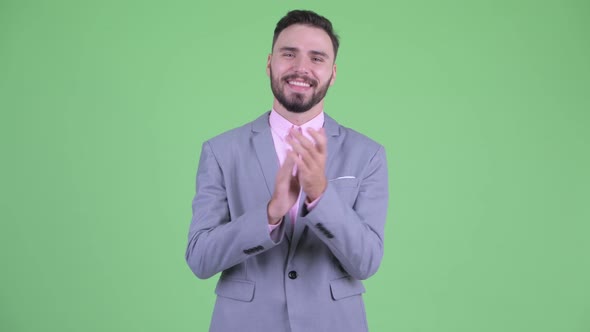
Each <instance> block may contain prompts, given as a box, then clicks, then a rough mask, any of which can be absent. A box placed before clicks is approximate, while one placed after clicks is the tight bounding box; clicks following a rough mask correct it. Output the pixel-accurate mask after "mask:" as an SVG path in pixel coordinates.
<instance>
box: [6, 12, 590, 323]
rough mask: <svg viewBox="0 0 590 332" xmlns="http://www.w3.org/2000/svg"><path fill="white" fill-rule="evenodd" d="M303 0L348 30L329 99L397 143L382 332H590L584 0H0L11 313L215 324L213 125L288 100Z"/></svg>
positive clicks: (219, 127) (589, 74)
mask: <svg viewBox="0 0 590 332" xmlns="http://www.w3.org/2000/svg"><path fill="white" fill-rule="evenodd" d="M294 8H308V9H313V10H316V11H318V12H319V13H321V14H323V15H325V16H327V17H328V18H330V19H331V20H332V22H333V24H334V25H335V28H336V30H337V32H338V33H339V34H340V35H341V38H342V39H341V41H342V46H341V49H340V52H339V57H338V79H337V80H336V84H335V85H334V87H333V88H332V89H331V90H330V92H329V93H328V97H327V102H326V106H325V107H326V108H325V109H326V111H327V112H328V113H329V114H330V115H332V116H333V117H334V118H336V119H337V120H338V121H340V122H341V123H342V124H343V125H345V126H349V127H352V128H354V129H356V130H358V131H361V132H363V133H365V134H367V135H368V136H370V137H372V138H373V139H375V140H377V141H379V142H380V143H382V144H383V145H384V146H385V147H386V149H387V153H388V160H389V169H390V191H391V202H390V211H389V218H388V223H387V226H386V237H385V256H384V260H383V264H382V266H381V268H380V270H379V272H378V273H377V274H376V275H375V276H373V277H372V278H371V279H369V280H367V281H366V282H365V285H366V288H367V293H366V294H365V301H366V306H367V314H368V319H369V325H370V328H371V330H372V331H403V332H422V331H424V332H426V331H428V332H430V331H432V332H435V331H436V332H444V331H448V332H451V331H452V332H462V331H465V332H474V331H476V332H488V331H489V332H498V331H503V332H505V331H510V332H512V331H514V332H521V331H534V332H545V331H546V332H554V331H559V332H564V331H567V332H574V331H575V332H582V331H585V332H587V331H590V259H589V253H590V240H589V237H590V226H589V225H588V222H589V221H590V208H589V205H590V204H589V202H590V191H589V188H590V176H589V170H590V156H589V155H590V153H589V151H590V147H589V145H590V130H589V129H588V127H589V125H590V37H589V36H590V3H589V2H588V1H586V0H579V1H576V0H561V1H506V0H504V1H467V0H465V1H435V0H423V1H392V2H389V1H387V2H386V1H383V2H374V1H361V2H356V1H349V2H345V1H250V2H249V1H235V2H227V1H219V2H213V1H196V0H195V1H180V0H178V1H177V0H174V1H165V2H164V1H161V2H156V1H41V0H40V1H16V0H15V1H10V0H8V1H7V0H0V110H1V119H0V122H1V128H0V129H1V130H0V135H1V137H0V138H1V139H0V142H1V143H0V144H1V155H2V160H1V167H2V170H1V172H0V174H1V175H0V176H1V183H0V186H1V188H2V189H1V193H2V196H1V197H0V204H1V209H0V216H1V229H0V246H1V247H0V262H1V264H2V265H1V268H0V330H1V331H7V332H12V331H205V330H206V329H207V327H208V324H209V319H210V315H211V312H212V309H213V303H214V299H215V298H214V294H213V288H214V286H215V282H216V279H217V278H216V277H214V278H211V279H209V280H206V281H202V280H198V279H197V278H196V277H195V276H194V275H193V274H192V272H191V271H190V270H189V268H188V267H187V266H186V263H185V262H184V250H185V245H186V240H187V238H186V237H187V232H188V226H189V223H190V217H191V210H190V206H191V200H192V196H193V194H194V182H195V172H196V167H197V162H198V156H199V152H200V146H201V143H202V142H203V141H204V140H206V139H208V138H210V137H212V136H214V135H216V134H219V133H221V132H223V131H225V130H228V129H231V128H233V127H236V126H239V125H241V124H243V123H245V122H247V121H250V120H252V119H254V118H255V117H257V116H258V115H260V114H261V113H262V112H264V111H265V110H268V109H269V108H270V107H271V105H272V94H271V92H270V88H269V82H268V78H267V76H266V74H265V64H266V56H267V54H268V52H269V51H270V46H271V40H272V31H273V29H274V25H275V24H276V21H278V19H279V18H280V17H281V16H283V15H284V14H285V13H286V12H287V10H289V9H294ZM268 331H272V328H269V330H268Z"/></svg>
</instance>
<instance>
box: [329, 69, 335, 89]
mask: <svg viewBox="0 0 590 332" xmlns="http://www.w3.org/2000/svg"><path fill="white" fill-rule="evenodd" d="M334 81H336V64H334V66H333V67H332V79H330V86H332V85H334Z"/></svg>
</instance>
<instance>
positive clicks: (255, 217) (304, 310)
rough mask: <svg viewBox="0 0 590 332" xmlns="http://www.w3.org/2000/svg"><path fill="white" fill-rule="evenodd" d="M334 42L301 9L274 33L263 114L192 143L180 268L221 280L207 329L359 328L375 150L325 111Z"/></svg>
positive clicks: (381, 211) (377, 186)
mask: <svg viewBox="0 0 590 332" xmlns="http://www.w3.org/2000/svg"><path fill="white" fill-rule="evenodd" d="M338 46H339V40H338V36H337V35H336V34H335V33H334V31H333V28H332V24H331V22H330V21H329V20H328V19H326V18H325V17H323V16H320V15H318V14H316V13H314V12H311V11H305V10H295V11H290V12H289V13H287V15H286V16H285V17H283V18H282V19H281V20H280V21H279V22H278V23H277V25H276V28H275V30H274V37H273V43H272V53H271V54H270V55H269V56H268V60H267V66H266V72H267V74H268V76H269V77H270V85H271V89H272V92H273V95H274V100H273V105H272V110H270V111H269V112H265V113H264V114H262V115H261V116H260V117H259V118H258V119H256V120H254V121H253V122H251V123H248V124H246V125H244V126H242V127H239V128H236V129H233V130H230V131H228V132H225V133H223V134H221V135H219V136H216V137H214V138H212V139H210V140H208V141H206V142H205V143H204V144H203V147H202V151H201V157H200V161H199V167H198V171H197V186H196V194H195V196H194V199H193V204H192V207H193V217H192V221H191V225H190V229H189V235H188V246H187V250H186V261H187V263H188V265H189V266H190V268H191V269H192V271H193V272H194V273H195V275H196V276H197V277H199V278H209V277H212V276H213V275H215V274H217V273H219V272H221V276H220V278H219V280H218V283H217V287H216V289H215V293H216V294H217V300H216V303H215V308H214V311H213V317H212V320H211V325H210V331H246V332H248V331H256V332H258V331H279V332H281V331H292V332H298V331H355V332H356V331H366V330H367V320H366V315H365V308H364V303H363V299H362V294H363V293H364V292H365V288H364V286H363V284H362V282H361V280H364V279H366V278H368V277H370V276H372V275H373V274H374V273H375V272H376V271H377V269H378V268H379V265H380V263H381V259H382V257H383V233H384V226H385V221H386V215H387V205H388V180H387V163H386V159H385V151H384V148H383V146H381V145H380V144H378V143H376V142H374V141H373V140H371V139H369V138H368V137H366V136H364V135H362V134H360V133H358V132H356V131H354V130H352V129H349V128H345V127H343V126H341V125H339V124H338V123H337V122H336V121H335V120H334V119H332V118H331V117H329V116H328V115H327V114H326V113H324V98H325V96H326V93H327V91H328V89H329V87H330V86H332V85H333V84H334V82H335V80H336V62H335V61H336V56H337V53H338Z"/></svg>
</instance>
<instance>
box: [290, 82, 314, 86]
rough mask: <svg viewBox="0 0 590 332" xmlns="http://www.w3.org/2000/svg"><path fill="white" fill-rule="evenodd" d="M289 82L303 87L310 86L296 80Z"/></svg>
mask: <svg viewBox="0 0 590 332" xmlns="http://www.w3.org/2000/svg"><path fill="white" fill-rule="evenodd" d="M289 84H291V85H297V86H304V87H308V88H309V87H310V86H311V85H309V84H308V83H305V82H297V81H290V82H289Z"/></svg>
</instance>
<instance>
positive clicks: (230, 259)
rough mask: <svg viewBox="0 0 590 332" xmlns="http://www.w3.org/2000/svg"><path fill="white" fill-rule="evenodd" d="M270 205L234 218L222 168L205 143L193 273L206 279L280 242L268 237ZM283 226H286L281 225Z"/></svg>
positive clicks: (190, 256)
mask: <svg viewBox="0 0 590 332" xmlns="http://www.w3.org/2000/svg"><path fill="white" fill-rule="evenodd" d="M266 204H267V202H264V203H262V204H261V205H260V206H259V207H256V208H252V209H250V210H248V211H246V212H245V213H243V214H242V215H240V216H232V215H231V213H230V208H229V204H228V194H227V188H226V186H225V182H224V176H223V168H222V167H221V165H220V164H219V162H218V160H217V159H216V157H215V154H214V151H213V149H212V147H211V145H210V144H209V143H208V142H205V143H204V144H203V148H202V150H201V157H200V161H199V167H198V170H197V186H196V194H195V197H194V199H193V202H192V209H193V216H192V220H191V225H190V229H189V235H188V245H187V249H186V256H185V258H186V261H187V263H188V265H189V267H190V268H191V270H192V271H193V273H194V274H195V275H196V276H197V277H199V278H201V279H206V278H209V277H211V276H213V275H215V274H216V273H218V272H221V271H223V270H225V269H228V268H230V267H232V266H234V265H236V264H238V263H241V262H243V261H245V260H246V259H248V258H249V257H251V256H252V255H256V254H259V253H261V252H264V251H266V250H268V249H270V248H272V247H274V246H275V245H277V244H278V243H279V242H280V239H282V238H283V236H282V234H284V226H279V229H276V230H274V232H280V233H281V234H280V236H279V237H277V238H278V239H279V241H278V242H274V241H273V240H272V238H271V236H270V234H269V229H268V216H267V205H266ZM282 224H283V225H284V223H282Z"/></svg>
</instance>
